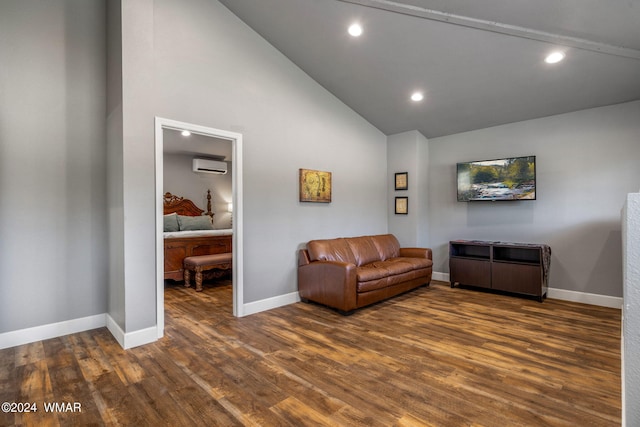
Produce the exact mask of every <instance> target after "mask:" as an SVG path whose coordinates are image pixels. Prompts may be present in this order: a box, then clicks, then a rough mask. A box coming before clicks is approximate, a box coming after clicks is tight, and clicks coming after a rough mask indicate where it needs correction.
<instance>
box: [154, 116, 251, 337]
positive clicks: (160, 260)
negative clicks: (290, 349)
mask: <svg viewBox="0 0 640 427" xmlns="http://www.w3.org/2000/svg"><path fill="white" fill-rule="evenodd" d="M165 130H174V131H188V132H191V133H192V134H196V135H202V136H208V137H211V138H215V139H217V140H224V141H229V142H230V143H231V162H232V168H231V174H232V177H231V183H232V184H231V198H232V200H231V203H232V205H233V210H232V212H231V224H232V226H231V228H232V233H233V237H232V250H231V252H232V254H233V261H232V262H233V269H232V281H233V285H232V289H233V291H232V292H233V315H234V316H236V317H242V316H243V315H244V313H243V311H244V310H243V304H244V303H243V301H244V298H243V277H242V271H243V270H242V254H243V248H242V209H243V206H242V134H239V133H236V132H230V131H225V130H220V129H214V128H210V127H206V126H201V125H196V124H193V123H186V122H179V121H176V120H171V119H165V118H161V117H156V119H155V149H156V153H155V154H156V157H155V166H156V167H155V171H156V172H155V179H156V195H155V200H156V304H157V305H156V324H157V332H158V338H162V336H164V239H163V194H164V189H163V182H164V145H165V144H164V131H165Z"/></svg>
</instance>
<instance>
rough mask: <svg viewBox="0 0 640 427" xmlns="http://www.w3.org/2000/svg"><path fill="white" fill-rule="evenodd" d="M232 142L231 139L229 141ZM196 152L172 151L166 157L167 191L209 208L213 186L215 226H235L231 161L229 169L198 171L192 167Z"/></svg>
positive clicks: (165, 189)
mask: <svg viewBox="0 0 640 427" xmlns="http://www.w3.org/2000/svg"><path fill="white" fill-rule="evenodd" d="M229 144H231V142H229ZM193 158H194V155H193V154H168V153H165V154H164V157H163V159H164V160H163V169H164V170H163V178H164V182H163V185H164V186H163V192H165V193H166V192H167V191H168V192H169V193H171V194H174V195H176V196H180V197H184V198H187V199H189V200H191V201H193V203H195V204H196V205H197V206H198V207H199V208H200V209H204V210H205V211H206V210H207V190H211V210H212V211H213V213H214V214H215V215H214V216H213V226H214V228H231V213H230V212H228V210H227V207H228V204H229V203H230V202H231V200H232V199H231V174H232V172H233V169H232V164H231V162H226V163H227V173H226V174H225V175H216V174H210V173H196V172H193V170H192V165H193Z"/></svg>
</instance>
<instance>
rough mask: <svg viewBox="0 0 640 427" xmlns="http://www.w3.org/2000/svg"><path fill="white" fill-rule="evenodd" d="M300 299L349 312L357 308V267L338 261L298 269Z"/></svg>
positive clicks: (308, 265)
mask: <svg viewBox="0 0 640 427" xmlns="http://www.w3.org/2000/svg"><path fill="white" fill-rule="evenodd" d="M298 293H299V294H300V298H301V299H303V300H305V299H307V300H311V301H315V302H318V303H320V304H324V305H328V306H330V307H334V308H337V309H338V310H342V311H344V312H349V311H351V310H354V309H355V308H356V266H355V264H351V263H346V262H338V261H313V262H310V263H309V264H306V265H301V266H299V267H298Z"/></svg>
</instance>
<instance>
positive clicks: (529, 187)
mask: <svg viewBox="0 0 640 427" xmlns="http://www.w3.org/2000/svg"><path fill="white" fill-rule="evenodd" d="M457 169H458V201H459V202H470V201H481V200H488V201H494V200H535V198H536V157H535V156H528V157H512V158H507V159H496V160H482V161H477V162H466V163H458V164H457Z"/></svg>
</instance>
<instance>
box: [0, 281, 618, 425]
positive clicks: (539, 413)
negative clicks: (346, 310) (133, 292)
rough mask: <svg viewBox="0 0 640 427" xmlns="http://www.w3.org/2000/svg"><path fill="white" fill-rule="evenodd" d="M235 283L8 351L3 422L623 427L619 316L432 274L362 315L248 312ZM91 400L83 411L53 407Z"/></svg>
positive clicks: (1, 370) (2, 371)
mask: <svg viewBox="0 0 640 427" xmlns="http://www.w3.org/2000/svg"><path fill="white" fill-rule="evenodd" d="M231 300H232V296H231V285H230V283H229V282H224V284H222V285H209V286H205V290H204V292H201V293H196V292H195V291H194V290H193V289H184V288H182V287H180V286H172V287H168V288H167V289H166V292H165V301H166V334H165V337H164V338H163V339H162V340H160V341H158V342H156V343H153V344H149V345H146V346H143V347H139V348H134V349H131V350H128V351H124V350H122V349H121V348H120V347H119V345H118V344H117V343H116V341H115V340H114V339H113V338H112V337H111V335H110V334H109V332H108V331H107V330H106V329H105V328H102V329H97V330H94V331H87V332H83V333H78V334H73V335H68V336H65V337H60V338H55V339H51V340H46V341H41V342H37V343H33V344H28V345H23V346H19V347H14V348H10V349H5V350H0V402H35V403H36V404H37V409H38V411H37V412H35V413H0V426H11V425H24V426H30V425H32V426H59V425H60V426H67V425H70V426H71V425H108V426H112V425H126V426H129V425H130V426H146V425H149V426H162V425H167V426H194V425H202V426H241V425H246V426H499V427H506V426H577V425H580V426H618V425H620V422H621V419H620V418H621V408H620V402H621V397H620V321H621V320H620V318H621V316H620V310H615V309H609V308H602V307H595V306H589V305H582V304H576V303H569V302H563V301H557V300H551V299H547V300H545V302H544V303H539V302H536V301H532V300H527V299H522V298H517V297H509V296H502V295H493V294H488V293H484V292H477V291H473V290H468V289H460V288H455V289H451V288H450V287H449V286H448V284H445V283H438V282H434V283H433V284H432V285H431V286H430V287H423V288H419V289H416V290H414V291H412V292H409V293H407V294H404V295H401V296H398V297H396V298H393V299H391V300H388V301H385V302H382V303H380V304H377V305H375V306H372V307H368V308H365V309H362V310H359V311H356V313H355V314H353V315H352V316H349V317H344V316H341V315H340V314H337V313H336V312H334V311H332V310H330V309H328V308H325V307H322V306H319V305H314V304H304V303H297V304H292V305H289V306H287V307H282V308H279V309H275V310H271V311H268V312H264V313H258V314H254V315H251V316H248V317H245V318H241V319H236V318H234V317H233V316H232V315H231ZM44 402H70V403H73V402H78V403H80V404H81V412H71V411H68V412H60V411H58V412H46V411H45V408H44V406H43V405H44Z"/></svg>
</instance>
